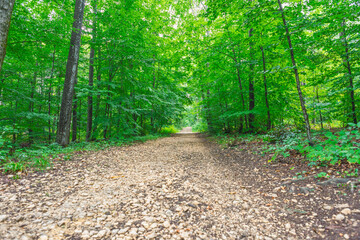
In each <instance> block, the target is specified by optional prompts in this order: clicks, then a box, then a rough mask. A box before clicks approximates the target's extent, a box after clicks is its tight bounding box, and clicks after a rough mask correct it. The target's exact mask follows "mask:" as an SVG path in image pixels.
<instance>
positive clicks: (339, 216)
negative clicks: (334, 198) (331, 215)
mask: <svg viewBox="0 0 360 240" xmlns="http://www.w3.org/2000/svg"><path fill="white" fill-rule="evenodd" d="M344 219H345V216H344V215H342V214H338V215H336V216H335V220H337V221H342V220H344Z"/></svg>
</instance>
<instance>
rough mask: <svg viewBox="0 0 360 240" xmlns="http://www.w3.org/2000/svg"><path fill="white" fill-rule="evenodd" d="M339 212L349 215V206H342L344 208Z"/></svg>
mask: <svg viewBox="0 0 360 240" xmlns="http://www.w3.org/2000/svg"><path fill="white" fill-rule="evenodd" d="M341 213H342V214H344V215H349V214H351V210H350V208H344V209H343V210H342V211H341Z"/></svg>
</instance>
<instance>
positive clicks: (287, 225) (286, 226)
mask: <svg viewBox="0 0 360 240" xmlns="http://www.w3.org/2000/svg"><path fill="white" fill-rule="evenodd" d="M285 228H286V230H288V231H289V230H290V228H291V225H290V223H286V224H285Z"/></svg>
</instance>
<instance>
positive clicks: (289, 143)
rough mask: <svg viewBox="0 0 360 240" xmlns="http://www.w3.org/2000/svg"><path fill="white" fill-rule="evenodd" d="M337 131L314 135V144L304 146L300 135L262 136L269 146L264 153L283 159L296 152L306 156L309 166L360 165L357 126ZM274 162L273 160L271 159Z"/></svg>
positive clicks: (359, 144) (270, 134)
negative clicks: (275, 154)
mask: <svg viewBox="0 0 360 240" xmlns="http://www.w3.org/2000/svg"><path fill="white" fill-rule="evenodd" d="M349 125H350V126H351V127H349V128H347V129H344V130H341V131H338V132H335V133H333V132H331V131H323V132H319V133H318V134H316V140H315V144H314V145H313V146H309V145H308V144H306V141H305V137H304V135H303V134H301V133H293V134H289V135H288V134H287V133H286V132H282V134H280V135H279V134H278V132H277V131H276V132H275V134H274V133H273V132H271V133H269V134H267V135H264V136H263V137H262V138H263V140H264V141H268V142H270V143H274V141H275V142H276V143H275V144H270V145H266V146H265V152H275V153H281V154H282V155H283V156H284V157H288V156H289V151H290V150H296V151H298V152H300V153H302V154H304V155H305V156H306V159H307V160H308V161H309V165H328V164H331V165H334V164H337V163H340V162H341V161H347V162H348V163H351V164H360V142H359V140H360V131H359V129H358V128H357V125H353V124H349ZM272 160H274V159H272Z"/></svg>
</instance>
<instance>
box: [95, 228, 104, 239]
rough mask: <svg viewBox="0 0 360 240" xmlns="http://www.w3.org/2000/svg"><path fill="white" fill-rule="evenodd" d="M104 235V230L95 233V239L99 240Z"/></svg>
mask: <svg viewBox="0 0 360 240" xmlns="http://www.w3.org/2000/svg"><path fill="white" fill-rule="evenodd" d="M105 235H106V230H101V231H100V232H98V233H97V235H96V236H97V237H98V238H101V237H104V236H105Z"/></svg>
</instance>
